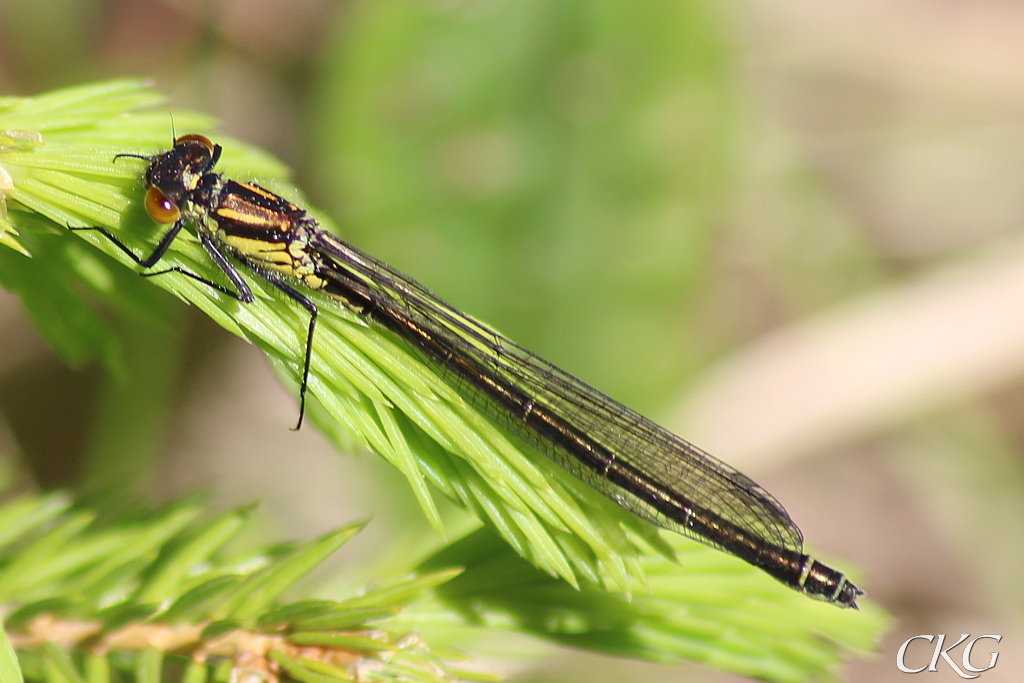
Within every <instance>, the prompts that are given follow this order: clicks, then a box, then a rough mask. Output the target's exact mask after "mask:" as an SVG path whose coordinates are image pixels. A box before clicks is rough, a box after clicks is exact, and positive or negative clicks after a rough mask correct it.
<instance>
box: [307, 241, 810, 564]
mask: <svg viewBox="0 0 1024 683" xmlns="http://www.w3.org/2000/svg"><path fill="white" fill-rule="evenodd" d="M310 246H311V247H312V248H313V249H314V250H315V251H316V252H317V254H318V255H319V256H320V258H321V260H322V267H323V269H324V270H325V271H327V273H326V274H327V275H329V276H330V279H331V280H332V282H335V284H336V285H338V288H336V289H340V290H341V291H342V292H346V291H347V292H355V293H356V294H357V295H358V297H359V298H360V300H362V301H369V302H371V303H370V304H369V305H368V306H367V307H366V313H368V314H369V315H371V317H373V319H374V320H375V321H376V322H378V323H379V324H382V325H383V326H385V327H387V328H390V329H392V330H395V331H397V332H398V333H399V334H400V336H402V337H403V338H404V339H405V340H406V341H407V342H408V343H410V344H411V345H412V346H413V347H414V348H416V349H417V350H418V351H420V352H422V353H425V354H426V356H427V357H428V359H429V360H430V361H432V363H433V364H434V365H435V366H436V367H438V368H439V369H440V370H441V372H442V375H443V376H444V377H445V379H446V381H448V382H449V383H451V384H452V385H453V386H454V388H456V389H457V390H459V392H460V394H462V395H463V397H464V398H465V399H466V400H467V401H468V402H469V403H470V404H472V405H473V406H474V407H475V408H477V409H478V410H480V411H482V412H483V413H485V414H486V415H488V416H489V417H491V418H492V419H494V420H496V421H497V422H499V423H500V424H501V425H502V426H504V427H505V428H507V429H508V430H509V431H511V432H512V433H514V434H516V435H517V436H519V437H520V438H522V439H523V440H524V441H526V442H527V443H529V444H531V445H532V446H534V447H535V448H537V449H538V450H540V451H541V452H542V453H544V454H545V455H547V456H548V457H550V458H552V459H553V460H554V461H555V462H557V463H558V464H559V465H561V466H562V467H564V468H565V469H567V470H569V471H570V472H572V473H573V474H574V475H576V476H577V477H579V478H580V479H582V480H583V481H585V482H586V483H587V484H588V485H590V486H592V487H593V488H595V489H597V490H598V491H600V492H601V493H603V494H604V495H606V496H608V497H609V498H611V499H613V500H615V501H616V502H618V503H619V504H620V505H622V506H623V507H625V508H626V509H628V510H630V511H632V512H633V513H635V514H637V515H639V516H640V517H642V518H644V519H646V520H648V521H650V522H652V523H654V524H657V525H659V526H662V527H665V528H668V529H671V530H674V531H677V532H679V533H683V534H686V535H688V536H691V537H694V538H697V539H698V540H700V541H702V542H705V543H710V544H711V545H715V546H718V547H723V546H721V545H720V544H718V543H716V542H715V540H714V539H713V538H708V537H707V536H704V535H702V534H699V533H696V532H694V531H693V530H691V529H690V528H688V527H687V525H686V518H685V517H680V518H674V517H673V516H669V515H667V514H666V513H665V512H663V511H662V510H659V509H658V507H656V506H655V505H654V504H652V503H651V501H650V500H648V499H646V498H645V497H643V496H639V495H636V494H635V493H634V492H632V491H630V490H628V488H623V487H622V486H620V485H618V484H616V483H615V482H614V481H611V480H609V479H608V478H606V477H605V476H603V475H604V473H603V472H602V471H601V469H602V468H601V467H598V466H595V465H594V463H593V462H589V463H588V456H590V455H591V454H592V453H594V452H596V451H602V452H607V453H608V454H610V455H611V457H612V458H614V460H615V461H616V462H619V463H625V464H626V465H628V466H629V469H630V470H631V471H634V472H636V473H638V474H637V476H639V477H643V478H645V482H647V483H650V484H653V485H655V486H656V487H657V488H658V489H664V490H668V491H672V492H675V495H676V497H677V498H678V500H679V501H680V505H681V507H684V508H695V509H698V510H701V511H707V512H710V513H711V514H712V515H715V516H717V517H718V518H721V519H722V520H724V521H725V522H727V523H729V524H731V525H733V526H735V527H737V528H738V529H740V530H741V531H742V532H744V533H746V534H749V535H750V536H752V537H754V538H756V539H759V540H761V541H764V542H767V543H770V544H771V545H773V546H777V547H782V548H786V549H789V550H793V551H796V552H802V547H803V536H802V534H801V533H800V530H799V529H798V528H797V526H796V524H794V523H793V520H792V519H790V517H789V515H788V514H787V513H786V510H785V509H784V508H783V507H782V505H781V504H780V503H779V502H778V501H777V500H775V498H774V497H772V496H771V494H769V493H768V492H767V491H765V490H764V489H763V488H761V487H760V486H759V485H758V484H757V483H755V482H754V481H753V480H751V479H750V478H749V477H747V476H746V475H744V474H742V473H741V472H738V471H737V470H735V469H733V468H732V467H730V466H728V465H726V464H725V463H723V462H722V461H720V460H718V459H717V458H715V457H713V456H711V455H709V454H708V453H705V452H704V451H702V450H701V449H699V448H697V447H696V446H694V445H692V444H690V443H689V442H687V441H685V440H683V439H681V438H680V437H678V436H676V435H675V434H672V433H671V432H669V431H668V430H666V429H664V428H663V427H661V426H659V425H657V424H656V423H654V422H652V421H651V420H649V419H647V418H645V417H643V416H642V415H640V414H639V413H637V412H635V411H633V410H631V409H630V408H627V407H626V406H624V405H622V404H621V403H618V402H617V401H615V400H613V399H611V398H610V397H608V396H606V395H605V394H603V393H601V392H599V391H597V390H596V389H594V388H592V387H590V386H588V385H587V384H585V383H583V382H581V381H580V380H578V379H576V378H575V377H573V376H572V375H570V374H569V373H567V372H565V371H563V370H561V369H559V368H557V367H555V366H554V365H552V364H551V363H549V362H547V361H545V360H544V359H542V358H540V357H538V356H536V355H534V354H533V353H531V352H530V351H527V350H526V349H524V348H523V347H521V346H519V345H518V344H516V343H514V342H512V341H511V340H509V339H507V338H506V337H504V336H503V335H501V334H500V333H498V332H497V331H495V330H493V329H492V328H490V327H488V326H487V325H485V324H483V323H480V322H478V321H476V320H474V319H472V318H470V317H469V316H467V315H465V314H464V313H461V312H459V311H458V310H456V309H455V308H453V307H452V306H450V305H448V304H447V303H445V302H444V301H443V300H441V299H440V298H438V297H437V296H435V295H434V294H433V293H431V292H430V291H429V290H427V289H426V288H425V287H423V286H422V285H420V284H419V283H417V282H416V281H415V280H412V279H411V278H409V277H407V276H405V275H403V274H402V273H400V272H398V271H396V270H395V269H393V268H391V267H390V266H388V265H387V264H385V263H383V262H382V261H379V260H377V259H375V258H373V257H372V256H370V255H368V254H366V253H364V252H362V251H360V250H358V249H356V248H355V247H353V246H351V245H349V244H347V243H346V242H343V241H341V240H339V239H337V238H335V237H333V236H332V235H329V234H327V233H324V232H319V231H318V232H317V234H316V235H315V236H314V237H313V239H312V242H311V245H310ZM328 291H330V288H329V289H328ZM335 293H338V292H335ZM537 412H543V414H544V415H545V418H548V417H550V420H549V421H550V422H551V423H552V425H553V428H552V429H547V430H545V429H538V428H536V427H535V426H531V423H530V421H529V420H528V419H523V417H524V416H529V415H530V414H531V413H537ZM556 421H560V424H555V422H556ZM543 426H545V427H546V426H548V423H547V422H545V423H544V425H543ZM566 433H571V434H574V435H585V438H577V437H573V438H572V439H566V438H561V437H562V436H563V435H564V434H566ZM605 470H607V468H605ZM725 549H726V550H729V548H725Z"/></svg>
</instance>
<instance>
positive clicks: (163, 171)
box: [146, 133, 220, 224]
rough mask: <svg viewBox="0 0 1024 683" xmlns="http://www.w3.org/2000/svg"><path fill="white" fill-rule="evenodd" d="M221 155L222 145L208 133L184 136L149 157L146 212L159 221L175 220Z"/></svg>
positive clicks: (169, 221) (170, 221)
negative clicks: (189, 194)
mask: <svg viewBox="0 0 1024 683" xmlns="http://www.w3.org/2000/svg"><path fill="white" fill-rule="evenodd" d="M219 158H220V145H215V144H214V143H213V142H211V141H210V139H209V138H208V137H206V136H205V135H198V134H194V133H193V134H189V135H182V136H181V137H179V138H178V139H176V140H175V141H174V146H173V147H172V148H171V149H169V150H167V151H166V152H162V153H160V154H157V155H156V156H153V157H150V159H149V168H148V169H146V186H147V187H148V188H149V189H148V190H147V192H146V211H147V212H148V213H149V215H150V217H151V218H152V219H153V220H155V221H156V222H157V223H163V224H169V223H174V222H175V221H176V220H178V218H179V217H180V216H181V209H182V202H183V201H184V199H185V198H186V196H187V195H188V193H189V192H191V191H192V190H194V189H195V188H196V187H197V186H198V185H199V181H200V179H201V178H202V177H203V175H204V174H206V173H209V172H210V171H211V170H212V169H213V167H214V166H215V165H216V163H217V160H218V159H219Z"/></svg>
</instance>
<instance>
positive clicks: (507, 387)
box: [92, 135, 863, 607]
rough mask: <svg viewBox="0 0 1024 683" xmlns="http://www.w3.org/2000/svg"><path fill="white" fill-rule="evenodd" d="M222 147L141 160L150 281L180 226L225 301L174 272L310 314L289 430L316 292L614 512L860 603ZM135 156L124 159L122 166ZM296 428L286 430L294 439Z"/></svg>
mask: <svg viewBox="0 0 1024 683" xmlns="http://www.w3.org/2000/svg"><path fill="white" fill-rule="evenodd" d="M220 153H221V148H220V146H219V145H215V144H213V143H212V142H211V141H210V140H209V139H207V138H205V137H203V136H201V135H185V136H182V137H179V138H178V139H177V140H175V143H174V147H173V148H172V149H170V150H168V151H166V152H163V153H160V154H157V155H155V156H152V157H140V158H143V159H146V160H147V161H148V163H149V166H148V168H147V170H146V184H147V194H146V207H147V210H148V211H149V214H150V216H151V217H152V218H153V219H154V220H156V221H157V222H159V223H163V224H166V225H170V226H171V227H170V228H169V229H168V230H167V232H166V233H165V234H164V235H163V237H162V238H161V240H160V242H159V243H158V245H157V247H156V248H155V250H154V251H153V253H152V254H150V255H149V256H148V257H146V258H140V257H139V256H137V255H136V254H135V253H134V252H132V251H131V250H130V249H129V248H128V247H127V246H125V245H124V244H123V243H122V242H121V241H120V240H118V239H117V238H116V237H115V236H114V235H113V234H112V233H110V232H109V231H107V230H105V229H103V228H92V229H95V230H99V231H101V232H102V233H103V234H105V235H106V236H107V237H108V238H109V239H110V240H111V241H112V242H113V243H114V244H116V245H117V246H118V247H119V248H120V249H121V250H122V251H124V252H125V253H126V254H128V255H129V256H131V257H132V258H133V259H134V260H135V261H136V262H137V263H138V264H139V265H141V266H143V267H145V268H149V267H151V266H153V265H155V264H156V263H157V262H159V261H160V259H161V258H162V257H163V256H164V254H165V253H166V252H167V249H168V248H169V246H170V244H171V243H172V241H173V240H174V239H175V237H176V236H177V235H178V233H179V232H180V231H181V230H182V228H184V227H185V226H186V225H187V224H192V225H193V226H194V228H195V231H196V234H197V235H198V237H199V240H200V242H201V243H202V245H203V247H204V248H205V250H206V252H207V253H208V254H209V255H210V258H212V259H213V260H214V262H215V263H216V264H217V266H218V267H219V268H220V269H221V270H222V271H223V272H224V274H225V275H226V276H227V278H228V280H230V282H231V284H232V286H233V288H229V287H226V286H223V285H220V284H217V283H214V282H210V281H209V280H206V279H205V278H202V277H200V276H199V275H196V274H194V273H190V272H187V271H185V270H183V269H180V268H171V269H169V270H164V271H159V272H156V273H147V275H157V274H160V273H164V272H169V271H176V272H180V273H182V274H184V275H186V276H188V277H191V278H194V279H196V280H199V281H201V282H204V283H206V284H208V285H210V286H212V287H215V288H216V289H217V290H219V291H221V292H223V293H225V294H227V295H229V296H231V297H234V298H235V299H237V300H239V301H241V302H243V303H249V302H252V301H253V298H254V297H253V293H252V290H251V289H250V287H249V285H248V284H247V283H246V281H245V278H244V277H243V276H242V274H241V273H240V272H239V270H238V269H237V267H236V265H235V263H241V264H243V265H245V266H246V267H247V268H248V269H249V270H251V271H252V272H253V273H255V274H256V275H258V276H259V277H261V278H263V279H265V280H267V281H269V282H270V283H271V284H273V285H274V286H275V287H277V288H278V289H279V290H280V291H281V292H283V293H284V294H285V295H287V296H288V298H290V299H291V300H292V301H294V302H296V303H297V304H299V305H300V306H302V307H303V308H304V309H306V310H307V311H308V312H309V314H310V322H309V328H308V333H307V338H306V347H305V354H304V362H303V366H302V374H301V383H300V388H299V396H300V414H299V426H301V424H302V415H303V414H304V409H305V395H306V383H307V379H308V376H309V366H310V359H311V357H312V349H313V342H314V336H315V331H316V321H317V315H318V308H317V305H316V303H315V302H314V301H313V300H312V298H310V296H309V295H308V294H307V292H308V291H309V290H314V291H322V292H324V293H326V294H328V295H330V296H332V297H334V298H336V299H338V300H339V301H341V302H343V304H344V305H345V306H347V307H349V308H351V309H354V310H357V311H359V312H360V313H361V314H362V315H364V316H365V317H366V318H367V319H369V320H370V321H372V322H373V323H374V324H376V325H379V326H380V327H382V328H385V329H387V330H390V331H391V332H393V333H394V334H395V335H397V336H398V337H400V338H401V339H403V340H405V342H406V343H407V344H408V345H409V346H410V347H411V348H412V349H414V350H415V351H416V352H417V353H419V354H421V355H422V356H424V357H425V358H426V359H428V360H429V361H430V363H431V364H432V365H434V366H435V367H436V368H438V370H439V372H440V374H441V375H442V376H443V377H445V378H446V379H447V380H449V381H450V382H451V383H452V384H453V386H454V387H455V388H457V389H458V390H460V391H461V392H462V393H463V395H464V397H465V398H466V400H467V401H468V402H469V403H471V404H472V405H474V406H475V407H476V408H477V409H479V410H481V411H482V412H484V413H485V414H486V415H488V416H489V417H491V418H492V419H494V420H496V421H497V422H499V423H500V424H501V425H502V426H504V427H505V428H507V429H509V430H510V431H511V432H513V433H515V434H516V435H518V436H519V437H520V438H522V439H523V440H524V441H526V442H527V443H529V444H531V445H533V446H534V447H535V448H537V450H539V451H540V452H542V453H544V454H545V455H547V456H549V457H550V458H552V459H553V460H554V461H556V462H557V463H558V464H560V465H561V466H562V467H564V468H566V469H567V470H569V471H570V472H572V473H573V474H574V475H576V476H577V477H579V478H580V479H582V480H583V481H584V482H586V483H587V484H589V485H590V486H592V487H593V488H595V489H597V490H598V491H600V492H601V493H603V494H604V495H606V496H608V497H609V498H611V499H612V500H614V501H616V502H617V503H619V504H620V505H622V506H623V507H624V508H626V509H628V510H630V511H632V512H633V513H635V514H637V515H639V516H640V517H642V518H644V519H646V520H648V521H650V522H652V523H654V524H657V525H659V526H662V527H665V528H667V529H671V530H673V531H677V532H679V533H683V534H685V535H687V536H690V537H692V538H696V539H698V540H700V541H702V542H704V543H707V544H710V545H712V546H714V547H717V548H720V549H721V550H724V551H726V552H729V553H731V554H733V555H735V556H737V557H739V558H741V559H743V560H745V561H746V562H749V563H750V564H752V565H754V566H756V567H759V568H760V569H762V570H764V571H765V572H767V573H768V574H770V575H771V576H774V577H775V578H776V579H778V580H779V581H781V582H783V583H785V584H786V585H788V586H790V587H792V588H794V589H796V590H798V591H801V592H803V593H806V594H807V595H809V596H811V597H814V598H816V599H819V600H824V601H827V602H831V603H834V604H837V605H840V606H843V607H856V606H857V605H856V601H857V598H858V597H859V596H861V595H863V592H862V591H861V590H860V589H858V588H857V587H856V586H855V585H854V584H853V583H852V582H850V581H849V580H848V579H847V578H846V577H845V576H844V575H843V574H842V573H840V572H838V571H836V570H834V569H832V568H831V567H828V566H826V565H825V564H823V563H821V562H818V561H817V560H815V559H814V558H813V557H811V556H809V555H806V554H804V552H803V536H802V534H801V533H800V530H799V529H798V528H797V526H796V524H795V523H794V522H793V520H792V519H790V517H789V515H788V514H787V513H786V511H785V509H784V508H783V507H782V505H781V504H779V502H778V501H777V500H775V498H773V497H772V496H771V494H769V493H768V492H767V491H765V490H764V489H763V488H761V487H760V486H759V485H758V484H757V483H755V482H754V481H752V480H751V479H750V478H748V477H747V476H745V475H744V474H742V473H740V472H738V471H737V470H735V469H733V468H732V467H729V466H728V465H726V464H725V463H723V462H721V461H720V460H718V459H716V458H714V457H712V456H711V455H709V454H707V453H705V452H704V451H702V450H700V449H699V448H697V447H696V446H694V445H692V444H690V443H688V442H687V441H685V440H683V439H681V438H680V437H678V436H676V435H675V434H672V433H671V432H669V431H668V430H666V429H664V428H662V427H660V426H659V425H657V424H655V423H654V422H652V421H650V420H648V419H647V418H645V417H643V416H642V415H640V414H638V413H636V412H635V411H633V410H630V409H629V408H627V407H625V406H623V405H622V404H620V403H618V402H616V401H614V400H613V399H611V398H609V397H608V396H606V395H604V394H602V393H601V392H599V391H597V390H595V389H593V388H591V387H590V386H588V385H586V384H584V383H583V382H581V381H580V380H578V379H576V378H575V377H573V376H571V375H569V374H568V373H566V372H564V371H562V370H560V369H559V368H557V367H555V366H554V365H552V364H550V363H548V362H547V361H545V360H543V359H541V358H539V357H538V356H536V355H534V354H532V353H530V352H529V351H527V350H526V349H524V348H522V347H521V346H519V345H517V344H515V343H514V342H512V341H510V340H509V339H507V338H505V337H504V336H502V335H501V334H499V333H498V332H496V331H495V330H493V329H491V328H490V327H487V326H486V325H484V324H482V323H480V322H477V321H475V320H473V319H472V318H470V317H469V316H466V315H465V314H463V313H461V312H460V311H458V310H457V309H455V308H454V307H452V306H450V305H449V304H447V303H445V302H444V301H443V300H441V299H440V298H439V297H437V296H436V295H434V294H433V293H431V292H430V291H429V290H427V289H426V288H425V287H423V286H422V285H420V284H419V283H417V282H416V281H414V280H412V279H411V278H409V277H408V276H406V275H403V274H402V273H400V272H398V271H397V270H395V269H393V268H391V267H390V266H388V265H387V264H385V263H383V262H382V261H379V260H377V259H375V258H373V257H372V256H370V255H368V254H366V253H364V252H362V251H360V250H358V249H356V248H355V247H353V246H351V245H350V244H348V243H346V242H344V241H342V240H340V239H338V238H337V237H335V236H333V235H331V234H330V233H328V232H326V231H324V230H323V229H321V228H320V227H319V225H318V224H317V223H316V222H315V221H314V220H313V219H312V218H311V217H310V216H309V215H308V214H307V213H306V212H305V211H304V210H303V209H301V208H300V207H298V206H296V205H295V204H293V203H291V202H289V201H288V200H286V199H284V198H282V197H280V196H278V195H277V194H275V193H273V192H270V191H268V190H266V189H264V188H262V187H259V186H258V185H254V184H251V183H244V182H238V181H235V180H231V179H228V178H225V177H224V176H222V175H221V174H219V173H217V172H216V171H215V170H214V167H215V165H216V163H217V161H218V159H219V158H220ZM122 156H137V155H130V154H129V155H122ZM296 428H298V427H296Z"/></svg>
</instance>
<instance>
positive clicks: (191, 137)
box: [174, 133, 213, 152]
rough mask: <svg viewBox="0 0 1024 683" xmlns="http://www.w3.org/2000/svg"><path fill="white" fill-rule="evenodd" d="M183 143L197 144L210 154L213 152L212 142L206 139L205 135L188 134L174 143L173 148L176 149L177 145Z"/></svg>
mask: <svg viewBox="0 0 1024 683" xmlns="http://www.w3.org/2000/svg"><path fill="white" fill-rule="evenodd" d="M185 142H198V143H199V144H201V145H203V146H204V147H206V148H207V149H208V150H210V152H213V141H212V140H210V138H208V137H206V136H205V135H200V134H199V133H189V134H188V135H182V136H181V137H179V138H178V139H177V140H175V141H174V146H175V147H177V146H178V145H180V144H182V143H185Z"/></svg>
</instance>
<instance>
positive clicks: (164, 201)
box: [146, 187, 181, 225]
mask: <svg viewBox="0 0 1024 683" xmlns="http://www.w3.org/2000/svg"><path fill="white" fill-rule="evenodd" d="M146 213H148V214H149V217H150V218H152V219H153V220H154V221H156V222H157V223H160V224H162V225H168V224H170V223H175V222H177V220H178V219H179V218H181V209H179V208H178V205H177V204H175V203H174V202H173V201H172V200H171V198H170V197H168V196H167V195H165V194H164V193H163V191H161V190H160V188H158V187H151V188H149V189H148V190H146Z"/></svg>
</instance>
